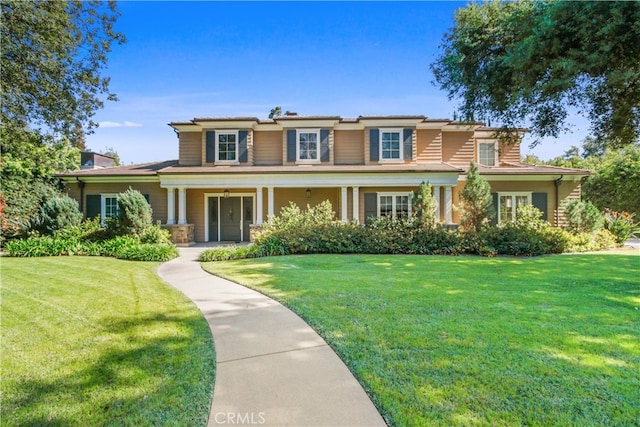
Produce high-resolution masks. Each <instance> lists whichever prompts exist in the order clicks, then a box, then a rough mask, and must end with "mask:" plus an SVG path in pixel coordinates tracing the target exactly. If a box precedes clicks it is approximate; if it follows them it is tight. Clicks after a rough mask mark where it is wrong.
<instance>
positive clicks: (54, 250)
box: [6, 229, 178, 261]
mask: <svg viewBox="0 0 640 427" xmlns="http://www.w3.org/2000/svg"><path fill="white" fill-rule="evenodd" d="M74 232H75V233H77V229H74ZM6 249H7V252H8V253H9V255H11V256H15V257H43V256H61V255H85V256H110V257H117V258H122V259H130V260H136V261H168V260H170V259H173V258H175V257H176V256H178V251H177V249H176V247H175V246H173V245H162V244H145V243H141V242H140V239H139V238H137V237H134V236H118V237H115V238H113V239H109V240H104V241H90V240H82V239H80V238H79V237H78V236H74V235H72V232H67V234H66V235H63V233H61V234H60V235H56V236H38V237H30V238H28V239H21V240H12V241H10V242H8V243H7V245H6Z"/></svg>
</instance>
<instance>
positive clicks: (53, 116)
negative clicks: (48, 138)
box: [0, 0, 124, 141]
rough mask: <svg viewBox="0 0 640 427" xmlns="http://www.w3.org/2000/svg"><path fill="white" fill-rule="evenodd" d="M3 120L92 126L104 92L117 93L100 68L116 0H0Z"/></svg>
mask: <svg viewBox="0 0 640 427" xmlns="http://www.w3.org/2000/svg"><path fill="white" fill-rule="evenodd" d="M1 7H2V20H0V32H1V36H2V55H1V58H2V59H1V66H2V106H1V107H0V111H1V120H2V126H3V127H7V128H9V131H11V130H12V129H15V130H16V131H19V130H22V129H25V128H30V129H31V130H38V131H39V133H46V134H50V135H55V136H57V137H66V138H67V139H68V140H69V141H74V140H75V139H76V138H77V131H78V129H82V128H85V129H91V128H92V127H94V126H95V125H96V124H95V123H94V122H92V121H91V117H92V116H93V115H94V113H95V112H96V111H97V110H98V109H100V108H101V107H102V106H103V99H102V96H103V95H106V98H107V99H110V100H115V99H116V96H115V94H113V93H111V92H110V91H109V78H108V77H105V76H103V75H101V72H102V70H103V69H104V68H105V66H106V61H107V54H108V53H109V52H110V51H111V45H112V44H113V43H114V42H117V43H123V42H124V36H123V35H122V34H120V33H118V32H116V31H115V30H114V27H113V26H114V23H115V21H116V20H117V18H118V16H119V14H118V12H117V10H116V6H115V2H113V1H111V2H109V3H105V2H101V1H96V0H93V1H81V0H73V1H42V0H35V1H19V0H18V1H16V0H5V1H3V2H2V3H1Z"/></svg>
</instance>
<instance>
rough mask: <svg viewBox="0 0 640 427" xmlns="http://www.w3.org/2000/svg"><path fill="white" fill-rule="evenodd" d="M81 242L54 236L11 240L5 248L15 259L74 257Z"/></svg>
mask: <svg viewBox="0 0 640 427" xmlns="http://www.w3.org/2000/svg"><path fill="white" fill-rule="evenodd" d="M80 245H81V244H80V240H78V239H75V238H66V239H61V238H56V237H53V236H35V237H29V238H27V239H19V240H11V241H9V242H7V244H6V246H5V248H6V250H7V252H8V253H9V255H11V256H15V257H44V256H60V255H74V254H76V253H77V252H78V251H79V249H80Z"/></svg>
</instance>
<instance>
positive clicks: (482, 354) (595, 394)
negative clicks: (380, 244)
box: [205, 254, 640, 426]
mask: <svg viewBox="0 0 640 427" xmlns="http://www.w3.org/2000/svg"><path fill="white" fill-rule="evenodd" d="M205 268H206V269H207V270H209V271H211V272H214V273H215V274H219V275H221V276H225V277H228V278H231V279H233V280H235V281H237V282H240V283H243V284H246V285H248V286H250V287H252V288H255V289H258V290H260V291H261V292H264V293H265V294H268V295H270V296H272V297H274V298H276V299H278V300H280V301H282V302H284V303H285V304H286V305H287V306H289V307H291V308H292V309H293V310H294V311H296V312H297V313H299V314H300V315H301V316H302V317H303V318H304V319H305V320H307V321H308V322H309V323H310V324H311V325H312V326H313V327H315V328H316V330H318V331H319V333H320V334H321V335H322V336H323V337H324V338H325V339H326V340H327V341H328V342H329V343H330V344H331V346H332V347H333V348H334V349H335V350H336V351H337V353H338V354H339V355H340V356H341V357H342V359H343V360H344V361H345V362H346V364H347V365H348V366H349V367H350V369H351V370H352V371H353V373H354V374H355V375H356V377H357V378H358V379H359V380H360V382H361V383H362V384H363V386H364V387H365V389H366V390H367V391H368V393H369V394H370V395H371V396H372V399H373V401H374V403H375V404H376V406H377V407H378V408H379V409H380V411H381V413H382V414H383V416H384V417H385V419H386V420H387V421H388V422H389V424H391V425H397V426H423V425H429V426H431V425H443V426H447V425H496V426H500V425H575V426H583V425H638V424H639V423H640V392H639V390H640V310H639V309H640V258H639V257H637V256H624V255H600V254H598V255H591V254H590V255H560V256H547V257H539V258H529V259H519V258H477V257H429V256H384V255H381V256H373V255H314V256H286V257H274V258H261V259H251V260H242V261H229V262H216V263H207V264H205Z"/></svg>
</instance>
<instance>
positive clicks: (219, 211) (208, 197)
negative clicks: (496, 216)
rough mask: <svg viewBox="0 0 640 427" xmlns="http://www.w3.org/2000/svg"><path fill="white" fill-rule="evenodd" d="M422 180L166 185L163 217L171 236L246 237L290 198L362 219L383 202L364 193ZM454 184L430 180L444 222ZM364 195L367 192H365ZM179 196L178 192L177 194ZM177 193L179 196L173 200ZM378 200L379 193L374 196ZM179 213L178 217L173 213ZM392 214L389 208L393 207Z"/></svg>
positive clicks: (180, 239)
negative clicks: (328, 184) (399, 182)
mask: <svg viewBox="0 0 640 427" xmlns="http://www.w3.org/2000/svg"><path fill="white" fill-rule="evenodd" d="M421 182H422V180H420V181H419V182H415V184H414V185H411V186H404V185H403V186H398V185H396V186H381V185H380V183H377V185H375V186H340V187H322V186H312V185H308V184H307V185H304V184H303V185H295V184H294V185H289V186H287V187H275V186H267V187H262V186H258V187H255V188H233V187H231V186H230V185H229V187H222V188H220V187H218V188H199V187H186V186H185V187H172V186H171V187H167V222H166V227H167V228H169V229H170V230H172V236H173V237H174V242H176V243H179V244H181V245H188V244H192V243H193V242H225V241H227V242H249V241H251V240H252V238H251V236H252V232H255V231H256V230H258V229H259V228H260V227H261V226H262V224H264V223H265V222H266V221H268V219H269V218H270V217H272V216H274V215H276V214H278V213H279V212H280V210H281V209H282V208H283V207H285V206H288V205H289V204H290V203H291V202H293V203H295V204H296V205H297V206H299V207H300V208H301V209H304V208H305V207H306V206H307V205H311V206H314V205H316V204H319V203H321V202H323V201H325V200H328V201H329V202H330V203H331V205H332V206H333V208H334V211H335V214H336V218H337V219H339V220H341V221H343V222H348V221H356V222H359V223H364V222H365V220H366V218H367V217H368V216H371V215H385V214H390V212H389V211H388V210H387V211H384V212H383V211H382V210H383V209H384V206H378V207H377V210H376V211H373V212H372V211H370V207H367V206H365V204H367V203H368V200H367V198H368V197H366V196H371V195H376V194H380V195H385V196H386V197H387V198H388V195H389V194H400V195H408V194H409V193H410V192H411V191H414V190H415V189H416V188H418V186H419V185H420V183H421ZM453 188H454V186H453V185H434V186H433V191H434V196H435V199H436V202H437V204H438V209H437V211H436V217H437V219H438V220H439V221H441V222H443V223H445V224H452V223H453V194H454V190H453ZM365 195H366V196H365ZM176 196H177V197H176ZM176 199H177V200H176ZM378 200H380V199H378ZM176 214H177V218H176ZM391 214H392V213H391Z"/></svg>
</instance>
